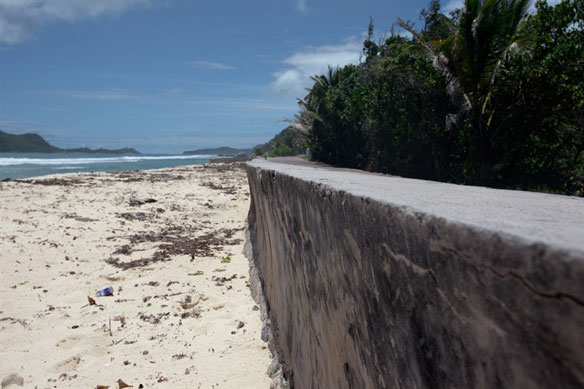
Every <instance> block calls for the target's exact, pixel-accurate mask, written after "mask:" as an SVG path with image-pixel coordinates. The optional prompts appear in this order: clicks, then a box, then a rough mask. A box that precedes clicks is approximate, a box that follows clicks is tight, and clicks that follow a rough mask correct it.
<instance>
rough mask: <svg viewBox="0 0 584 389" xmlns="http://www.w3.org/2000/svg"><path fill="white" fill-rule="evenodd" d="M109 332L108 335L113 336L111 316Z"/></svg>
mask: <svg viewBox="0 0 584 389" xmlns="http://www.w3.org/2000/svg"><path fill="white" fill-rule="evenodd" d="M109 332H110V336H113V335H112V317H111V316H110V318H109Z"/></svg>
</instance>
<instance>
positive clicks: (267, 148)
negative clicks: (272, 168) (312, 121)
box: [183, 126, 307, 157]
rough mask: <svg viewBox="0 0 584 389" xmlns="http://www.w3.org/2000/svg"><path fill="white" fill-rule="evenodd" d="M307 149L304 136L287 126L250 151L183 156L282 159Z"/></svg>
mask: <svg viewBox="0 0 584 389" xmlns="http://www.w3.org/2000/svg"><path fill="white" fill-rule="evenodd" d="M306 147H307V140H306V135H305V134H304V133H302V132H301V131H299V130H298V129H296V128H294V127H292V126H288V127H286V128H284V129H283V130H282V131H280V133H278V134H276V136H274V137H273V138H272V139H270V140H269V141H268V142H266V143H264V144H261V145H257V146H255V147H254V148H250V149H236V148H233V147H217V148H207V149H196V150H189V151H184V152H183V154H184V155H220V156H235V155H238V154H241V153H245V154H247V155H249V156H252V155H256V156H258V155H264V154H267V155H268V156H270V157H284V156H289V155H298V154H304V153H305V151H306Z"/></svg>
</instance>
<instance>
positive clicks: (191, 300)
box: [180, 292, 203, 311]
mask: <svg viewBox="0 0 584 389" xmlns="http://www.w3.org/2000/svg"><path fill="white" fill-rule="evenodd" d="M193 296H194V297H193ZM193 296H191V295H190V294H188V295H186V297H185V299H184V300H183V301H181V303H180V306H181V308H182V309H184V310H185V311H186V310H187V309H191V308H194V307H196V306H197V304H199V302H201V300H203V296H201V295H200V294H198V293H196V292H194V293H193Z"/></svg>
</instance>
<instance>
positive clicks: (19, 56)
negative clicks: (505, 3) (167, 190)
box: [0, 0, 460, 153]
mask: <svg viewBox="0 0 584 389" xmlns="http://www.w3.org/2000/svg"><path fill="white" fill-rule="evenodd" d="M458 1H460V0H458ZM456 2H457V0H450V2H446V3H445V4H444V8H445V9H446V8H448V9H449V8H453V7H454V5H455V4H456ZM427 3H429V1H426V0H407V1H406V0H358V1H357V0H0V129H1V130H3V131H6V132H10V133H19V134H20V133H29V132H34V133H38V134H40V135H42V136H43V137H45V139H47V140H48V141H49V142H50V143H52V144H54V145H56V146H59V147H83V146H85V147H92V148H97V147H107V148H118V147H126V146H127V147H134V148H136V149H138V150H139V151H142V152H146V153H181V152H182V151H185V150H191V149H195V148H200V147H218V146H225V145H227V146H232V147H242V148H243V147H252V146H254V145H257V144H260V143H264V142H266V141H268V140H269V139H270V138H272V137H273V136H274V135H276V134H277V133H278V132H280V131H281V130H282V129H283V128H285V127H286V125H285V124H283V123H282V122H281V121H282V120H284V119H290V118H293V116H294V114H295V113H296V112H297V111H298V105H297V98H303V97H304V96H305V95H306V91H305V88H306V87H309V86H310V85H311V84H310V77H311V76H312V75H314V74H321V73H324V72H325V71H326V69H327V66H328V65H331V66H333V67H334V66H343V65H345V64H348V63H359V61H360V53H361V48H362V42H363V39H364V37H365V33H366V31H367V26H368V23H369V17H370V16H372V17H373V18H374V21H375V30H376V34H377V35H376V38H377V39H379V38H381V37H383V36H384V34H385V35H387V34H390V31H391V30H392V28H393V27H392V26H393V24H394V22H395V20H396V19H397V17H398V16H400V17H401V18H402V19H405V20H411V21H414V22H417V23H419V18H418V15H419V12H420V10H421V9H423V8H424V7H426V6H427ZM394 31H395V32H398V31H399V28H398V27H397V26H396V27H395V30H394Z"/></svg>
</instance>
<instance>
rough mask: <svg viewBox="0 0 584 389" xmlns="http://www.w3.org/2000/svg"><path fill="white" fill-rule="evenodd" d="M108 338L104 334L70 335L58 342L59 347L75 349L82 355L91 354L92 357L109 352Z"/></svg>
mask: <svg viewBox="0 0 584 389" xmlns="http://www.w3.org/2000/svg"><path fill="white" fill-rule="evenodd" d="M106 344H107V338H106V339H104V337H103V336H90V337H84V338H82V337H78V336H69V337H66V338H63V339H61V340H60V341H58V342H57V345H56V346H57V347H59V348H60V349H63V350H72V349H75V350H77V351H80V354H82V355H90V356H92V357H97V358H98V357H102V356H104V355H105V354H106V353H107V350H106V347H105V345H106Z"/></svg>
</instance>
